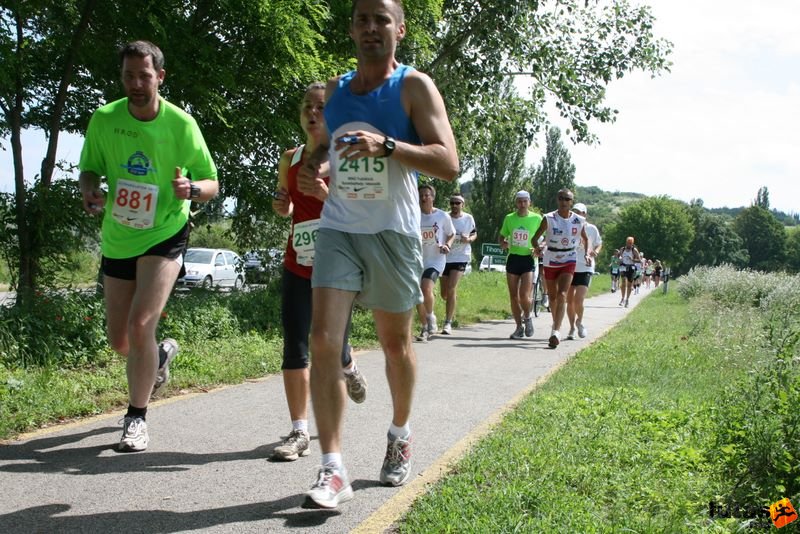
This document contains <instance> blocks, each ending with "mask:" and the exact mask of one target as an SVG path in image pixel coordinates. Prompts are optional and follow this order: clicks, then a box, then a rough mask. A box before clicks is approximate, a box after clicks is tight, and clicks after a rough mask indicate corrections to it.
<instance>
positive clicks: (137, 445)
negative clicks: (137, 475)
mask: <svg viewBox="0 0 800 534" xmlns="http://www.w3.org/2000/svg"><path fill="white" fill-rule="evenodd" d="M149 442H150V438H149V437H148V435H147V422H146V421H145V420H144V419H142V418H141V417H129V416H127V415H126V416H125V420H124V422H123V423H122V439H121V440H120V441H119V448H118V450H119V451H120V452H140V451H143V450H145V449H147V444H148V443H149Z"/></svg>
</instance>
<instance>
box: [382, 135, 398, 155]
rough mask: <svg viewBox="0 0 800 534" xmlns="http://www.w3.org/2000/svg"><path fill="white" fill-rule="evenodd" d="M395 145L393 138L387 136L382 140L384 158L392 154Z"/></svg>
mask: <svg viewBox="0 0 800 534" xmlns="http://www.w3.org/2000/svg"><path fill="white" fill-rule="evenodd" d="M396 146H397V143H396V142H395V140H394V137H389V136H388V135H387V136H386V137H385V138H384V139H383V150H384V152H385V154H384V155H383V156H384V157H386V158H388V157H389V156H391V155H392V152H394V149H395V147H396Z"/></svg>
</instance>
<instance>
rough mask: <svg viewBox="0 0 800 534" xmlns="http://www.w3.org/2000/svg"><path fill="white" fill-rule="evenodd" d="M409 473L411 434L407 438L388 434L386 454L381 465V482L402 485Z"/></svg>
mask: <svg viewBox="0 0 800 534" xmlns="http://www.w3.org/2000/svg"><path fill="white" fill-rule="evenodd" d="M409 475H411V436H409V437H408V439H403V438H393V437H392V436H389V443H388V444H387V445H386V456H385V457H384V459H383V466H382V467H381V476H380V480H381V484H385V485H387V486H402V485H403V484H405V483H406V481H407V480H408V477H409Z"/></svg>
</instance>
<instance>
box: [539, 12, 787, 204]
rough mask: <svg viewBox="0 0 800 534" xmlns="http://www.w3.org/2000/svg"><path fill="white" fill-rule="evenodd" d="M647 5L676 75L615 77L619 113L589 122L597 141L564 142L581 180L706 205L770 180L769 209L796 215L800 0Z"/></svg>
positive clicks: (749, 192) (747, 198)
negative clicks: (669, 45) (606, 119)
mask: <svg viewBox="0 0 800 534" xmlns="http://www.w3.org/2000/svg"><path fill="white" fill-rule="evenodd" d="M645 3H647V4H648V5H650V6H651V8H652V12H653V14H654V15H655V17H656V23H655V27H654V32H655V34H656V35H657V36H659V37H664V38H666V39H668V40H670V41H672V43H673V46H674V48H673V53H672V54H671V60H672V62H673V65H672V67H671V72H668V73H664V74H662V75H660V76H659V77H657V78H651V77H650V76H649V75H648V74H643V73H635V74H629V75H628V76H626V77H625V78H623V79H622V80H617V81H615V82H612V84H611V85H610V86H609V88H608V92H607V102H608V104H609V105H610V106H611V107H614V108H616V109H618V110H619V115H618V118H617V120H616V122H614V123H611V124H594V125H593V126H592V131H593V132H594V133H596V134H597V135H598V136H599V138H600V142H599V144H595V145H592V146H587V145H583V144H581V145H572V144H571V142H569V140H565V144H566V146H567V148H568V149H569V151H570V154H571V155H572V161H573V163H574V164H575V166H576V179H575V182H576V184H577V185H580V186H591V185H595V186H598V187H600V188H601V189H604V190H606V191H631V192H637V193H644V194H646V195H668V196H670V197H672V198H676V199H679V200H683V201H686V202H688V201H690V200H691V199H695V198H700V199H702V200H703V203H704V205H705V206H706V207H708V208H719V207H726V206H727V207H738V206H748V205H750V203H751V202H752V201H753V200H754V199H755V197H756V193H757V192H758V189H759V187H762V186H766V187H767V188H768V190H769V198H770V206H771V207H773V208H777V209H779V210H781V211H784V212H787V213H788V212H795V213H797V212H800V158H799V157H798V155H800V134H798V128H800V30H798V27H799V26H800V24H799V23H800V2H797V1H796V0H769V1H766V2H752V1H742V0H703V1H699V0H649V1H648V2H645ZM558 126H560V127H561V128H562V131H563V130H564V128H566V127H567V126H568V125H566V124H559V125H558ZM562 138H563V136H562ZM539 145H540V146H539V147H538V148H536V149H535V150H531V151H529V153H528V155H529V163H530V164H535V163H538V162H539V161H540V160H541V158H542V156H543V154H544V140H543V138H542V140H541V141H540V142H539Z"/></svg>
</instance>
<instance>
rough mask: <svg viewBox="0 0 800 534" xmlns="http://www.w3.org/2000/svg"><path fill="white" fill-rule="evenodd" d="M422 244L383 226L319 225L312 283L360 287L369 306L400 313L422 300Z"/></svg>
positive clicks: (360, 294)
mask: <svg viewBox="0 0 800 534" xmlns="http://www.w3.org/2000/svg"><path fill="white" fill-rule="evenodd" d="M421 276H422V244H421V242H420V239H419V238H418V237H409V236H405V235H401V234H398V233H397V232H392V231H391V230H384V231H383V232H379V233H377V234H351V233H345V232H340V231H338V230H332V229H330V228H320V230H319V233H318V234H317V245H316V250H315V252H314V271H313V273H312V275H311V287H330V288H333V289H341V290H344V291H354V292H356V293H358V296H357V297H356V300H357V301H358V303H359V304H361V305H362V306H364V307H366V308H369V309H378V310H383V311H387V312H390V313H400V312H405V311H408V310H410V309H412V308H414V307H415V306H416V305H417V304H419V303H421V302H422V291H421V290H420V288H419V280H420V277H421Z"/></svg>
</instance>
